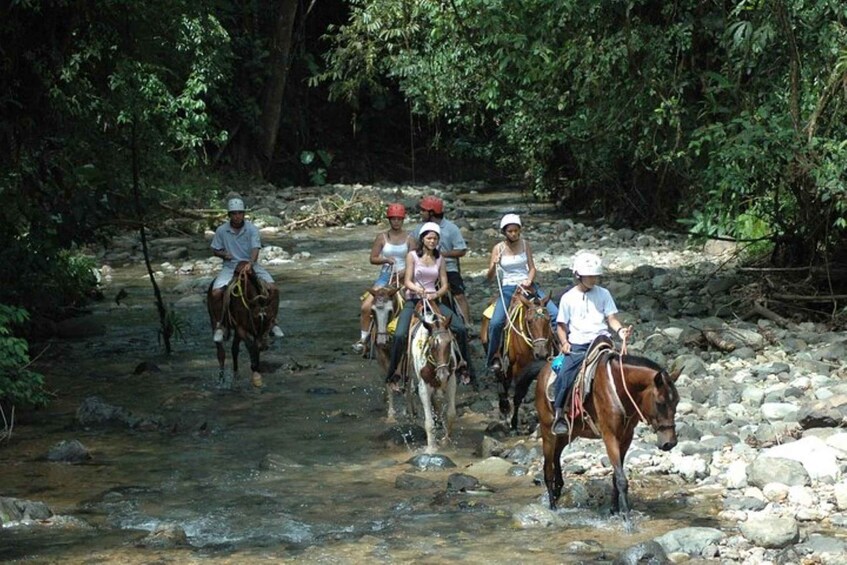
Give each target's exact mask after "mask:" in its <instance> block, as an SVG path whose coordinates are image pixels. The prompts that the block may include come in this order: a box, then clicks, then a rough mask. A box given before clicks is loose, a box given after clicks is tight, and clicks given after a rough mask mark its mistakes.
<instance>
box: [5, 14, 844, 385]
mask: <svg viewBox="0 0 847 565" xmlns="http://www.w3.org/2000/svg"><path fill="white" fill-rule="evenodd" d="M397 147H401V148H403V150H401V151H398V150H397V149H396V148H397ZM316 163H317V165H319V167H318V166H316ZM445 163H449V166H446V167H445ZM434 171H442V174H443V171H448V174H449V175H451V176H452V177H454V178H460V177H462V176H472V175H479V174H491V175H494V174H497V175H500V176H502V177H504V178H507V179H510V180H511V181H512V182H517V183H520V184H522V185H524V186H525V187H526V188H528V189H530V190H531V191H532V192H534V193H535V194H536V195H537V196H538V197H540V198H548V199H553V200H555V201H556V202H557V203H559V204H560V205H561V207H562V209H563V211H564V213H568V214H575V213H577V212H587V213H590V214H593V215H594V216H595V217H603V218H605V219H606V220H607V221H609V222H614V223H616V224H629V225H636V226H644V225H662V226H665V227H674V228H676V229H684V230H687V231H689V232H690V233H692V234H695V235H697V236H700V237H726V238H732V239H735V240H739V241H746V242H755V243H756V244H757V248H756V249H758V250H759V251H760V252H764V253H765V257H767V258H768V260H769V261H770V262H771V264H772V265H774V266H778V267H804V268H809V269H812V268H815V267H820V266H822V265H823V266H826V268H827V269H828V270H829V269H830V268H832V266H833V265H835V264H838V263H839V262H840V263H844V260H845V258H844V251H843V250H844V249H845V245H844V243H845V228H847V220H845V206H847V197H846V196H845V186H846V184H845V183H847V5H845V4H844V3H843V2H842V1H840V0H818V1H816V2H791V1H788V0H773V1H769V2H765V1H763V0H733V1H720V0H707V1H703V0H697V1H695V0H676V1H674V2H650V1H647V0H626V1H624V0H610V1H608V2H595V1H589V0H525V1H522V2H512V1H506V0H349V1H344V0H321V1H318V0H278V1H271V0H217V1H215V2H204V1H202V0H201V1H187V0H150V1H147V2H126V1H118V0H74V1H71V0H54V1H52V2H39V1H37V0H7V1H6V2H3V3H0V261H2V263H3V264H4V266H5V267H4V269H2V271H0V304H5V305H7V306H8V308H9V309H7V310H3V311H2V312H4V313H3V316H2V318H1V319H0V328H2V329H3V332H4V334H3V335H7V336H9V335H11V334H10V333H9V330H8V328H11V327H18V326H19V325H20V324H21V323H23V322H24V321H25V320H26V319H27V316H26V313H25V311H29V312H30V313H31V314H32V315H33V316H35V315H39V316H52V317H61V316H65V315H69V314H70V313H72V312H73V308H74V307H75V306H76V305H78V304H80V303H82V302H83V301H84V300H85V297H86V295H87V294H88V293H89V292H90V291H91V288H92V285H93V277H92V276H91V269H90V267H91V264H90V262H89V261H87V260H86V259H85V258H84V257H82V256H81V253H80V250H81V249H83V247H84V246H85V245H86V244H88V243H90V242H94V241H98V240H104V239H108V238H109V237H110V236H112V235H113V234H115V233H117V232H119V231H121V230H126V229H137V230H143V229H144V226H150V225H152V224H154V223H155V222H156V219H157V218H158V217H160V216H161V214H163V213H164V209H163V208H162V205H163V204H168V205H169V207H170V208H173V207H179V206H181V205H183V204H186V203H189V202H198V201H200V202H203V203H205V204H210V203H214V204H215V205H216V206H217V205H219V200H218V199H219V198H220V196H221V194H222V191H223V190H225V189H224V188H223V187H225V186H226V185H227V184H228V183H230V182H233V179H261V180H262V181H269V182H270V183H275V184H277V185H284V184H289V183H308V182H313V183H321V182H326V181H330V182H336V181H348V182H349V181H354V180H359V181H372V180H380V179H389V180H415V179H418V180H419V179H422V178H425V177H426V176H427V175H432V174H434V173H433V172H434ZM445 180H451V179H445ZM831 279H832V277H829V280H830V282H831ZM163 319H164V318H163ZM9 343H11V342H9ZM14 346H15V347H16V348H17V349H16V351H17V352H18V354H19V355H18V357H17V358H19V359H25V358H26V351H23V350H21V349H20V346H19V344H17V342H15V345H14ZM15 370H16V369H15V367H7V366H6V365H4V366H3V367H2V368H0V383H6V382H7V381H5V380H3V379H4V378H6V377H4V375H6V376H8V375H9V374H12V373H14V372H15ZM20 371H21V372H20V374H21V375H28V373H25V372H23V369H20ZM30 377H31V375H30ZM8 386H9V385H5V384H4V385H2V386H0V396H8V395H9V389H8ZM3 387H6V388H3Z"/></svg>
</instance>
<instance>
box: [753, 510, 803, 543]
mask: <svg viewBox="0 0 847 565" xmlns="http://www.w3.org/2000/svg"><path fill="white" fill-rule="evenodd" d="M739 529H740V530H741V533H742V535H744V537H745V538H747V539H748V540H750V541H751V542H752V543H753V544H755V545H758V546H761V547H765V548H769V549H779V548H781V547H786V546H788V545H790V544H792V543H796V542H797V540H798V539H800V527H799V526H798V524H797V520H795V519H794V518H781V517H779V516H768V515H758V516H749V515H748V518H747V521H746V522H742V523H741V524H740V525H739Z"/></svg>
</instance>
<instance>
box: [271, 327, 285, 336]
mask: <svg viewBox="0 0 847 565" xmlns="http://www.w3.org/2000/svg"><path fill="white" fill-rule="evenodd" d="M271 335H273V336H274V337H285V334H284V333H282V329H281V328H280V327H279V326H274V327H272V328H271Z"/></svg>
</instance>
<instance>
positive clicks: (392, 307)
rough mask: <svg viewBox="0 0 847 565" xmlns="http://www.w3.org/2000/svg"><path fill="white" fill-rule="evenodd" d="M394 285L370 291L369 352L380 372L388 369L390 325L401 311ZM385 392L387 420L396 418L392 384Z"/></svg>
mask: <svg viewBox="0 0 847 565" xmlns="http://www.w3.org/2000/svg"><path fill="white" fill-rule="evenodd" d="M398 290H399V289H398V288H396V287H393V286H383V287H379V288H369V289H368V292H369V293H370V294H371V296H373V297H374V300H373V304H372V305H371V334H370V340H369V342H368V352H369V354H370V355H375V356H376V359H377V361H378V362H379V367H380V374H385V372H386V371H388V358H389V355H390V352H391V340H392V339H393V338H392V336H391V334H390V333H389V331H388V325H389V323H390V322H391V320H392V319H394V317H396V316H397V314H398V313H399V307H400V305H399V301H398V299H397V298H398V297H397V291H398ZM385 394H386V399H387V402H388V414H387V415H386V420H387V421H389V422H393V421H394V420H395V411H394V392H393V391H392V389H391V385H390V384H388V383H387V384H386V385H385Z"/></svg>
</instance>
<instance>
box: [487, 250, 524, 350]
mask: <svg viewBox="0 0 847 565" xmlns="http://www.w3.org/2000/svg"><path fill="white" fill-rule="evenodd" d="M505 247H506V244H505V243H504V242H502V241H501V242H500V259H502V258H503V249H505ZM502 271H503V268H502V267H501V266H500V262H499V261H498V262H497V269H496V270H495V274H496V276H495V278H496V279H497V294H499V295H500V303H501V304H502V305H503V311H504V312H506V322H508V324H509V328H510V329H511V330H512V331H514V332H515V333H516V334H518V335H519V336H521V337H522V338H523V340H524V341H525V342H526V343H527V344H528V345H530V346H531V345H532V341H531V340H530V338H529V337H527V336H526V334H524V333H523V332H522V331H521V330H520V328H518V327H517V326H515V324H514V322H513V321H512V317H513V316H510V315H509V305H508V304H506V297H505V296H503V281H502ZM519 291H520V292H524V293H526V291H525V290H523V288H521V287H520V285H518V288H517V289H516V290H515V292H519ZM519 325H520V323H519Z"/></svg>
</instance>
